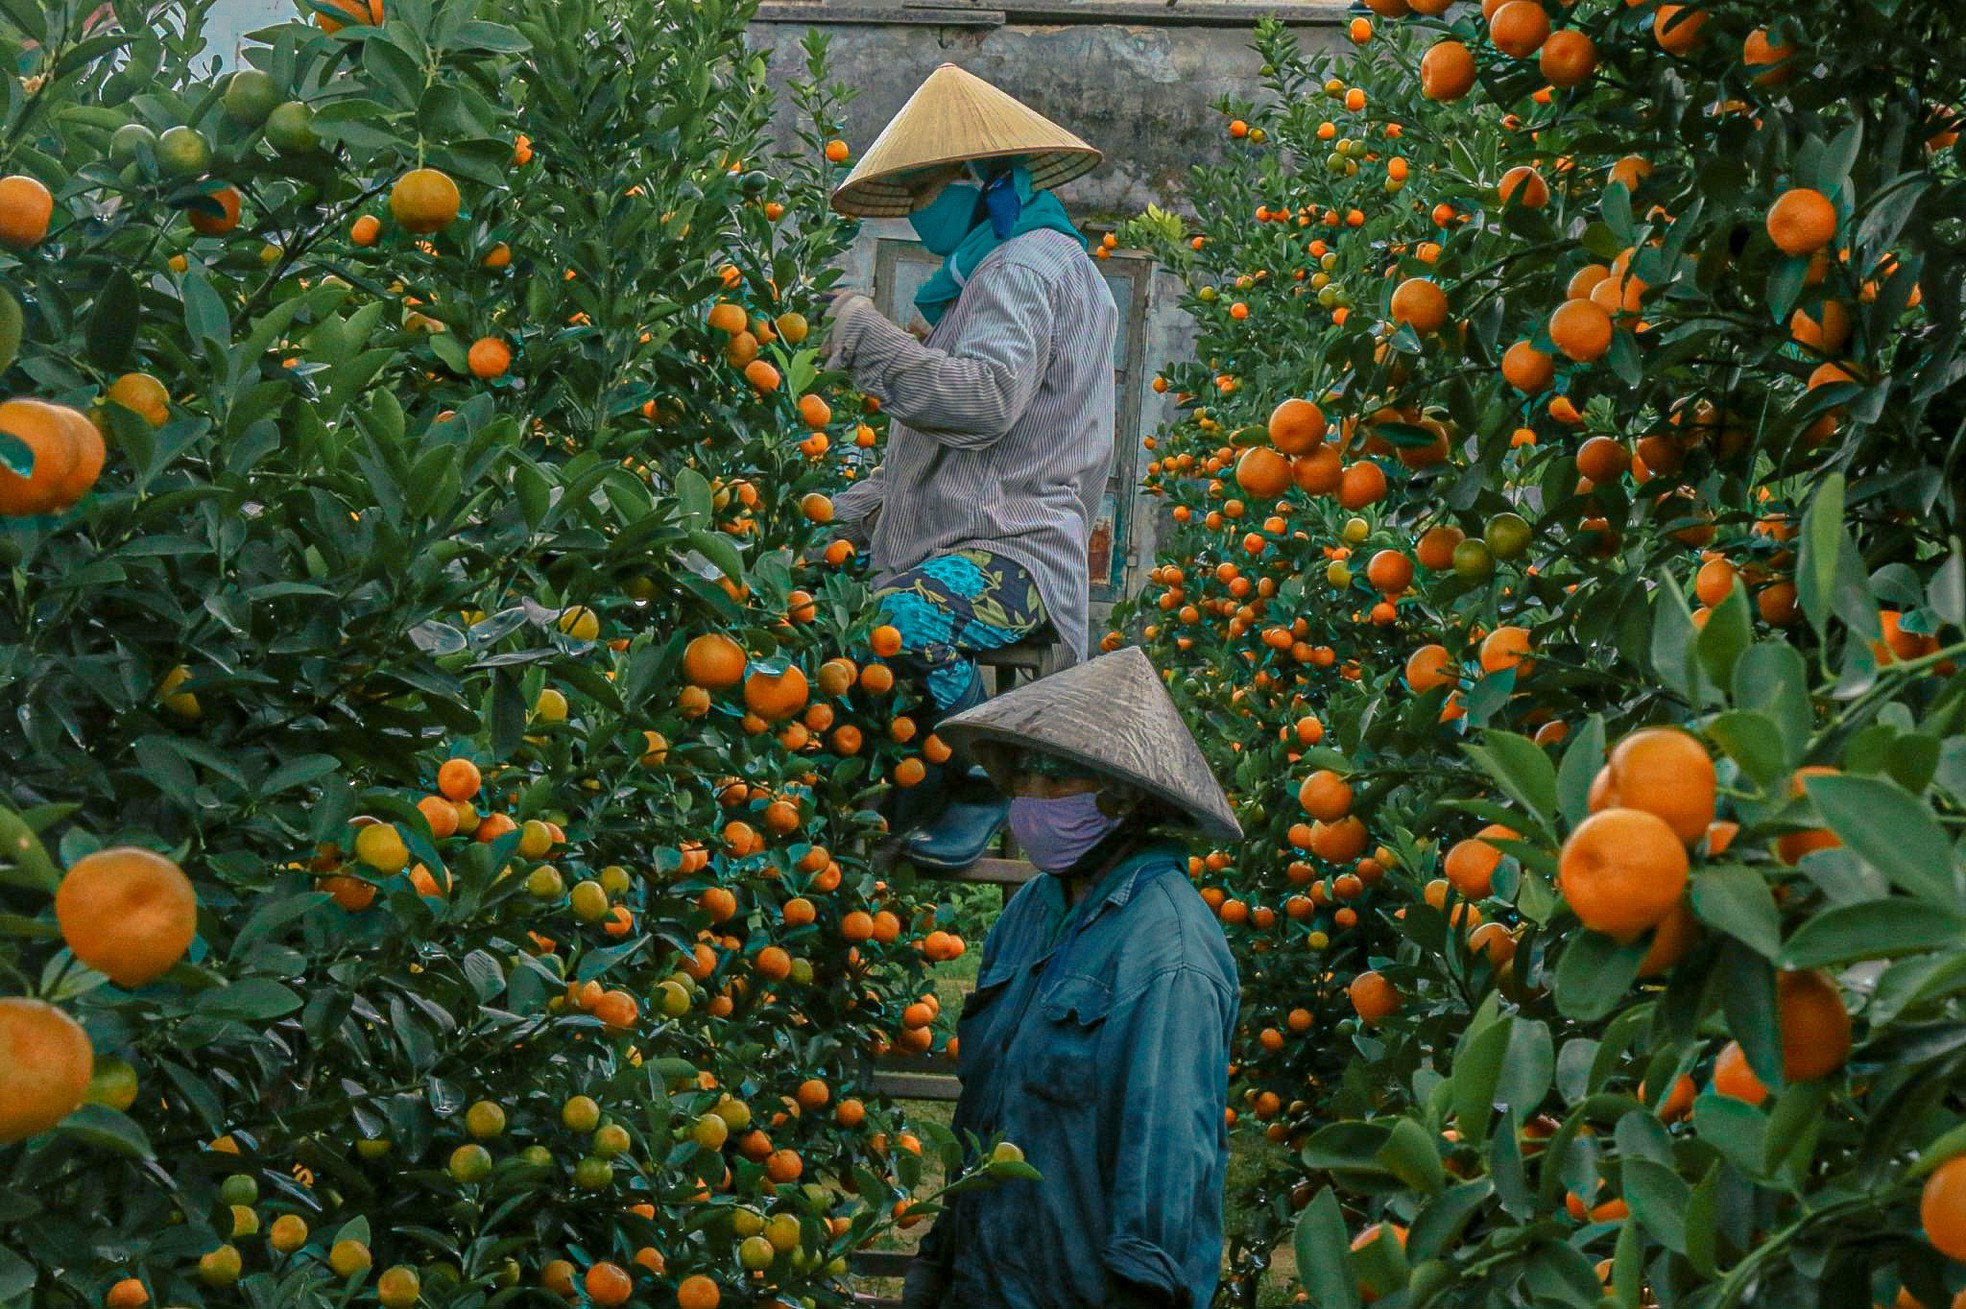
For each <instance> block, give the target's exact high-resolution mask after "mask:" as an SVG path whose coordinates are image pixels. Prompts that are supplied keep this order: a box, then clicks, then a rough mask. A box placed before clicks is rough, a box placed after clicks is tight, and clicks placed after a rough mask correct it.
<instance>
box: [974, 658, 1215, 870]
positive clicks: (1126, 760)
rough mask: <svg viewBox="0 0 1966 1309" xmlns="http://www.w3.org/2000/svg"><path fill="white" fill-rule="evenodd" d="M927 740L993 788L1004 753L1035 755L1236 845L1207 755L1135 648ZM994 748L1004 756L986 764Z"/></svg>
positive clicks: (1024, 690)
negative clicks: (983, 773)
mask: <svg viewBox="0 0 1966 1309" xmlns="http://www.w3.org/2000/svg"><path fill="white" fill-rule="evenodd" d="M935 734H936V735H937V736H939V737H941V738H942V740H943V741H944V742H945V743H946V744H948V745H949V746H950V747H952V748H954V749H957V750H966V751H969V752H970V753H971V755H972V757H974V758H976V759H978V760H979V761H982V762H984V764H985V766H986V767H990V766H991V765H992V764H994V765H995V766H994V767H993V768H992V776H993V777H994V778H995V779H996V780H997V781H998V783H999V785H1002V784H1003V783H1005V782H1007V781H1008V780H1009V779H1008V778H1007V777H1005V776H1004V775H1003V774H1004V773H1005V771H1006V770H1007V769H1008V768H1009V767H1010V766H1011V762H1010V761H1011V760H1014V758H1015V755H1014V754H1010V753H1009V752H1012V751H1036V752H1038V753H1040V754H1045V755H1049V756H1051V757H1052V758H1054V759H1062V760H1064V761H1065V762H1067V763H1070V764H1074V765H1076V766H1078V767H1080V768H1083V769H1085V770H1086V771H1088V772H1091V773H1095V774H1098V775H1099V776H1102V777H1110V778H1114V779H1116V780H1118V781H1121V782H1124V783H1126V784H1127V785H1129V786H1132V787H1135V788H1137V789H1139V790H1140V791H1142V792H1144V793H1145V794H1147V795H1150V796H1152V797H1154V798H1155V799H1157V800H1159V801H1161V802H1162V803H1163V804H1165V805H1167V806H1168V807H1169V808H1170V809H1172V810H1174V811H1175V812H1176V813H1180V814H1185V815H1187V817H1188V818H1189V820H1190V821H1192V822H1193V823H1194V825H1195V826H1196V827H1197V828H1199V829H1200V830H1201V831H1202V832H1203V833H1205V834H1206V835H1208V836H1210V837H1213V838H1215V839H1217V840H1220V841H1226V842H1233V841H1240V840H1241V839H1242V825H1241V824H1240V823H1238V822H1237V821H1236V815H1235V810H1234V809H1233V808H1232V807H1231V806H1230V804H1229V799H1228V797H1227V796H1226V795H1224V794H1223V793H1222V787H1221V784H1220V783H1219V782H1217V781H1216V780H1215V775H1214V774H1213V772H1211V771H1210V769H1209V765H1208V760H1207V757H1206V756H1204V755H1203V754H1202V751H1201V747H1200V745H1198V744H1197V743H1196V741H1195V738H1194V734H1193V733H1192V732H1190V731H1189V730H1188V725H1187V724H1186V723H1185V722H1184V721H1182V718H1181V714H1180V711H1179V709H1177V708H1176V706H1175V704H1174V700H1173V697H1172V696H1170V695H1168V693H1167V688H1166V686H1164V685H1163V684H1162V682H1161V678H1160V674H1159V673H1157V672H1156V671H1155V670H1154V666H1153V663H1152V661H1150V660H1149V659H1148V658H1147V655H1146V652H1145V651H1143V650H1141V649H1140V648H1139V647H1137V646H1127V647H1123V648H1122V649H1120V650H1117V651H1114V652H1113V653H1111V654H1106V655H1101V656H1100V657H1098V658H1096V659H1093V660H1091V661H1090V662H1088V663H1083V664H1078V665H1075V666H1073V667H1071V668H1067V669H1063V670H1061V671H1059V672H1056V673H1053V674H1051V675H1050V676H1049V677H1043V678H1040V679H1038V680H1037V681H1035V682H1032V683H1029V684H1028V685H1025V686H1020V687H1017V688H1016V689H1015V690H1011V691H1006V692H1005V693H1004V694H1002V695H1000V696H997V697H995V698H994V699H990V700H986V701H984V702H983V703H982V704H980V705H977V706H976V707H975V708H973V709H966V710H964V711H963V712H962V713H960V714H957V715H955V716H954V717H952V718H950V719H948V720H946V721H945V722H943V723H942V724H940V725H939V726H938V727H937V728H936V729H935ZM978 747H981V748H980V749H979V748H978ZM999 747H1001V748H1002V750H1001V753H1002V754H1005V755H1007V756H1008V758H994V759H993V758H992V756H997V755H999V754H1000V750H999Z"/></svg>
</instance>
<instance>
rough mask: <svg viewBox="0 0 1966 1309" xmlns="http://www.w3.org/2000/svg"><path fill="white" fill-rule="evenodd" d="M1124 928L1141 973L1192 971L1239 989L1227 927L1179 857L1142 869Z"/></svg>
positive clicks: (1130, 901) (1128, 905)
mask: <svg viewBox="0 0 1966 1309" xmlns="http://www.w3.org/2000/svg"><path fill="white" fill-rule="evenodd" d="M1124 919H1125V922H1124V930H1125V932H1126V936H1127V939H1128V940H1129V941H1130V942H1134V943H1137V948H1136V949H1134V950H1133V952H1132V953H1133V954H1134V956H1135V959H1134V962H1135V965H1136V968H1137V969H1140V970H1144V971H1146V972H1150V973H1151V972H1160V971H1164V970H1167V969H1192V970H1196V971H1199V972H1202V973H1205V974H1208V975H1210V976H1214V977H1218V978H1221V979H1223V980H1226V981H1227V982H1228V984H1229V985H1231V986H1233V985H1234V980H1233V979H1234V976H1235V963H1234V961H1233V960H1232V958H1231V957H1230V955H1229V947H1228V940H1227V938H1226V937H1224V936H1223V934H1222V924H1221V923H1220V922H1219V921H1217V919H1216V917H1215V913H1214V911H1213V910H1211V909H1210V908H1209V907H1208V902H1207V901H1206V900H1203V899H1202V898H1201V892H1199V891H1197V890H1196V889H1195V886H1194V883H1193V882H1191V881H1189V880H1188V873H1187V868H1186V866H1185V865H1184V864H1183V863H1182V862H1181V861H1180V860H1179V859H1178V858H1169V859H1166V860H1156V861H1155V862H1154V863H1152V864H1149V865H1146V866H1144V867H1142V868H1141V870H1140V873H1139V876H1138V879H1137V880H1136V881H1135V883H1134V887H1133V893H1132V895H1131V896H1130V897H1129V898H1128V903H1127V907H1126V913H1125V915H1124Z"/></svg>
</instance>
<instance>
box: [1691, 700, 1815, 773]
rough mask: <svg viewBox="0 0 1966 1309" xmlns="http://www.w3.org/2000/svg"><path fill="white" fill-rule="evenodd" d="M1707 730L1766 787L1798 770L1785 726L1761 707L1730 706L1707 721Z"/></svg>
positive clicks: (1746, 770) (1742, 769)
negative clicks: (1777, 722)
mask: <svg viewBox="0 0 1966 1309" xmlns="http://www.w3.org/2000/svg"><path fill="white" fill-rule="evenodd" d="M1706 732H1707V735H1708V736H1710V737H1712V738H1713V740H1714V742H1715V743H1716V744H1717V745H1719V746H1720V748H1721V749H1722V750H1724V751H1726V752H1727V757H1728V758H1729V759H1732V760H1733V761H1734V762H1735V763H1737V764H1739V765H1740V766H1741V771H1742V772H1744V773H1746V774H1747V775H1748V777H1749V778H1750V779H1752V780H1753V781H1754V783H1755V784H1756V785H1757V786H1760V787H1761V788H1763V789H1764V790H1766V789H1768V788H1770V787H1772V786H1774V785H1775V784H1776V783H1777V782H1780V781H1781V780H1782V779H1783V778H1785V777H1787V776H1788V775H1789V774H1790V773H1792V772H1794V771H1795V770H1794V767H1793V765H1791V764H1790V762H1789V752H1788V746H1787V743H1786V742H1784V741H1783V739H1782V729H1781V728H1780V727H1779V726H1778V725H1777V724H1776V722H1775V720H1774V719H1772V718H1770V717H1769V716H1768V715H1766V714H1764V713H1761V712H1760V711H1758V710H1754V709H1729V710H1727V711H1726V712H1725V713H1722V714H1719V715H1717V716H1716V717H1715V718H1714V720H1713V721H1712V722H1710V723H1708V724H1707V728H1706Z"/></svg>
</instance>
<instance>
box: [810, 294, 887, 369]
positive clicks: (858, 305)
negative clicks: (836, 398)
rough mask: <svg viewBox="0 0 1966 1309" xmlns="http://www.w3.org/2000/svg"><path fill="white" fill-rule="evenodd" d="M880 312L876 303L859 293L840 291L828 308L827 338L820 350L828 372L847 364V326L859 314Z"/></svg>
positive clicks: (824, 338)
mask: <svg viewBox="0 0 1966 1309" xmlns="http://www.w3.org/2000/svg"><path fill="white" fill-rule="evenodd" d="M875 312H878V311H877V310H876V309H875V308H874V302H873V301H872V300H870V299H868V298H867V297H866V296H865V295H863V294H861V293H860V292H858V291H847V290H838V291H835V292H833V298H832V300H831V302H830V303H828V304H827V306H826V322H825V336H824V337H823V338H822V341H821V346H820V349H821V351H822V352H823V359H824V361H825V366H826V368H827V369H828V370H831V369H835V368H839V367H841V366H842V365H844V364H845V362H846V357H845V356H846V338H847V332H846V330H845V329H846V326H847V324H849V323H850V322H852V321H853V319H854V318H855V317H856V316H857V315H859V314H871V313H875Z"/></svg>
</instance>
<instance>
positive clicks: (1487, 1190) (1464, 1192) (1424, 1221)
mask: <svg viewBox="0 0 1966 1309" xmlns="http://www.w3.org/2000/svg"><path fill="white" fill-rule="evenodd" d="M1494 1193H1495V1188H1494V1185H1493V1184H1492V1183H1490V1182H1489V1180H1488V1179H1487V1178H1485V1177H1478V1178H1476V1179H1475V1180H1473V1181H1471V1182H1460V1183H1457V1184H1456V1185H1454V1186H1450V1187H1448V1188H1447V1190H1445V1191H1443V1192H1441V1193H1440V1194H1439V1195H1437V1196H1435V1197H1434V1198H1433V1200H1431V1201H1429V1202H1428V1204H1427V1207H1426V1208H1424V1209H1422V1210H1421V1211H1420V1216H1419V1217H1418V1218H1416V1219H1414V1220H1413V1228H1412V1230H1411V1231H1409V1232H1408V1233H1407V1237H1406V1254H1407V1257H1408V1258H1409V1259H1411V1260H1413V1261H1414V1262H1415V1263H1419V1262H1422V1261H1424V1260H1427V1259H1431V1258H1433V1257H1434V1256H1436V1255H1439V1254H1441V1253H1443V1252H1445V1251H1446V1250H1447V1249H1448V1248H1449V1247H1451V1246H1452V1245H1453V1244H1454V1242H1455V1241H1456V1240H1457V1239H1458V1238H1459V1237H1460V1234H1461V1231H1462V1229H1463V1228H1465V1227H1466V1226H1467V1225H1468V1220H1469V1219H1470V1218H1472V1217H1474V1215H1475V1213H1476V1212H1477V1211H1478V1210H1479V1209H1480V1208H1481V1206H1482V1205H1483V1204H1484V1203H1486V1201H1487V1200H1488V1197H1489V1196H1491V1195H1493V1194H1494Z"/></svg>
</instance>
